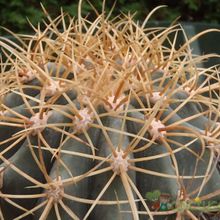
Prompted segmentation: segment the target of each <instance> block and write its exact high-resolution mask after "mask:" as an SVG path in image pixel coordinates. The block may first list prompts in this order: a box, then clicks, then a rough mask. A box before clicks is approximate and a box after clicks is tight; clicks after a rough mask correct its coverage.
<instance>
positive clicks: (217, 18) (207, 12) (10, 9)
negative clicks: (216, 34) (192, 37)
mask: <svg viewBox="0 0 220 220" xmlns="http://www.w3.org/2000/svg"><path fill="white" fill-rule="evenodd" d="M41 2H42V3H43V4H44V6H45V8H47V10H48V12H49V13H50V14H51V15H52V16H58V14H59V13H60V7H63V9H64V11H66V12H68V13H70V15H71V16H76V15H77V4H78V1H77V0H75V1H70V0H64V1H58V0H47V1H44V0H43V1H41ZM91 3H92V4H93V5H94V6H95V8H96V9H97V10H99V11H101V8H102V1H100V0H99V1H91ZM112 4H113V2H112V1H107V4H106V11H107V12H108V11H109V10H110V8H111V6H112ZM159 4H166V5H168V8H167V9H161V11H160V13H156V14H155V15H154V16H153V17H152V19H154V20H159V21H173V20H174V19H176V18H177V17H179V16H180V21H193V22H208V23H212V24H219V23H220V3H219V1H218V0H208V1H200V0H181V1H171V0H162V1H152V0H149V1H143V0H140V1H131V0H128V1H125V0H118V1H116V7H115V10H114V12H113V16H115V15H118V14H119V13H120V11H123V12H125V13H127V12H128V11H130V12H131V13H134V12H136V17H135V18H136V19H139V20H143V19H144V17H145V16H146V15H147V14H148V13H149V12H150V11H151V10H152V9H153V8H154V7H156V6H158V5H159ZM0 7H1V15H0V20H1V25H2V26H4V27H7V28H8V29H10V30H13V31H15V32H23V33H24V32H29V31H30V30H31V28H30V26H29V25H28V22H27V18H28V19H29V20H30V21H31V22H32V23H33V24H34V25H36V24H37V22H39V21H40V20H41V18H42V17H43V13H42V10H41V7H40V4H39V1H35V0H31V1H27V0H25V1H22V0H12V1H9V2H6V1H3V0H2V1H0ZM82 13H83V15H86V14H87V13H91V15H90V18H91V19H92V18H94V17H95V15H94V11H92V10H91V7H89V4H88V3H84V5H83V11H82ZM0 33H3V32H2V30H1V32H0Z"/></svg>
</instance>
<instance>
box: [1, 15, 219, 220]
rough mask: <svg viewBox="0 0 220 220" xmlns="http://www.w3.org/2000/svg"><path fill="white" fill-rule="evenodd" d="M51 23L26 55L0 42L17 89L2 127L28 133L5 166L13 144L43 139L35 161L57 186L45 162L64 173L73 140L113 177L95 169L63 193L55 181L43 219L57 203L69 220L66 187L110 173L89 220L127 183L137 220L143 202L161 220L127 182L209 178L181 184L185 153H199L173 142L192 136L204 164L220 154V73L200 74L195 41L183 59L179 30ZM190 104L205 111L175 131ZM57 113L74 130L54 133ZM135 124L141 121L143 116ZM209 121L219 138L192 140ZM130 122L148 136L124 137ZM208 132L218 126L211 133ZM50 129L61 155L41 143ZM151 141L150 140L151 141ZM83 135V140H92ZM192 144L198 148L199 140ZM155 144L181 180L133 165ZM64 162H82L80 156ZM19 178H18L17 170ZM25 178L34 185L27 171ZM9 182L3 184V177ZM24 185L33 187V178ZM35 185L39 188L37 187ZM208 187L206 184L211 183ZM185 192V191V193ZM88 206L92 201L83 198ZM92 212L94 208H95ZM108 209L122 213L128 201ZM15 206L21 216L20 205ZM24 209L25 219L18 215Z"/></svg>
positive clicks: (32, 39)
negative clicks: (102, 152)
mask: <svg viewBox="0 0 220 220" xmlns="http://www.w3.org/2000/svg"><path fill="white" fill-rule="evenodd" d="M48 18H49V22H50V23H49V24H46V23H45V24H46V28H45V30H44V31H41V30H40V29H34V30H35V31H36V34H35V35H33V36H25V37H27V39H28V40H27V42H28V43H27V42H26V39H25V40H22V38H21V42H22V44H23V46H24V47H21V46H19V45H16V44H14V43H13V42H11V41H9V40H6V39H3V40H2V41H1V42H0V44H1V46H2V47H3V48H4V50H3V53H4V55H5V56H6V59H7V60H6V61H5V62H4V63H2V70H3V73H2V77H1V79H3V81H2V82H4V83H5V81H4V78H3V77H6V75H7V74H8V75H10V76H11V77H12V79H14V81H11V79H10V80H7V81H6V86H8V91H9V93H8V94H3V95H4V97H3V95H2V97H1V99H2V104H1V108H2V110H1V114H0V118H1V122H0V125H1V126H8V127H11V128H14V127H17V128H21V129H19V130H20V131H19V132H17V133H15V135H14V136H12V137H10V138H9V139H8V140H1V142H0V144H1V145H3V144H6V145H7V143H9V144H8V146H7V147H6V148H5V149H4V150H2V151H1V160H3V161H4V162H5V164H8V166H9V167H10V166H11V165H10V163H11V162H10V160H8V159H7V158H5V156H4V154H5V153H6V152H9V151H10V150H11V149H13V147H14V146H15V144H11V143H10V141H11V140H13V141H15V142H16V144H18V145H19V143H22V141H24V140H25V139H26V137H27V136H28V137H29V135H32V136H37V138H38V140H40V141H38V145H36V146H32V144H31V143H30V146H31V147H35V148H37V149H38V150H39V155H38V156H39V160H38V159H36V158H35V159H33V161H34V160H36V161H38V162H39V164H40V165H39V167H40V170H41V172H43V175H44V176H49V173H47V172H46V169H45V168H44V161H43V159H42V158H41V154H42V152H44V151H49V152H50V153H51V155H52V157H53V158H56V160H57V161H58V162H59V163H60V164H61V165H60V166H64V164H62V160H60V161H59V156H57V154H58V152H59V153H61V154H62V153H63V152H65V150H62V141H63V142H65V140H62V138H65V137H66V138H67V139H71V138H72V139H74V140H77V141H79V142H81V143H83V144H84V145H85V146H86V147H88V148H91V153H88V154H83V153H78V154H79V156H80V157H82V158H84V157H85V158H90V159H93V160H95V161H96V160H97V161H101V164H102V163H106V162H107V163H108V166H109V167H108V168H103V170H101V169H100V170H99V169H98V168H99V166H101V165H100V164H99V163H98V162H97V163H98V165H95V166H94V167H93V168H92V169H91V170H89V171H87V172H86V173H84V174H81V175H79V176H73V177H72V178H70V179H69V180H65V179H64V180H62V179H60V177H59V176H57V178H59V181H57V183H58V182H59V184H58V185H56V186H55V185H54V184H56V181H55V182H54V181H52V182H51V180H50V181H49V179H50V178H49V179H48V178H46V179H47V180H48V186H44V187H43V188H44V189H47V193H46V194H42V197H45V198H46V199H47V200H48V203H47V205H46V208H45V209H44V211H43V214H42V215H41V219H43V218H46V217H47V215H48V214H49V212H50V209H51V208H52V207H53V206H54V207H57V204H58V203H59V204H60V205H61V206H62V208H63V209H64V210H66V211H67V210H69V209H68V208H67V206H65V204H64V203H63V202H62V198H63V197H65V184H66V183H68V184H70V183H72V184H75V183H77V182H79V183H77V184H80V181H81V179H83V178H86V177H87V176H90V175H91V176H93V175H94V176H95V175H98V174H99V172H100V173H101V172H105V169H106V171H109V170H111V171H112V172H113V176H112V177H111V178H110V180H109V181H108V183H107V184H106V185H105V187H104V188H103V189H102V190H101V192H100V194H99V195H98V196H97V198H96V199H93V201H94V203H93V205H92V206H91V208H90V209H89V210H88V212H87V214H86V215H85V218H87V217H88V216H89V214H90V212H92V209H93V208H94V207H95V205H98V204H101V203H102V202H103V203H105V202H107V201H102V200H101V196H102V194H104V193H105V190H106V189H105V188H107V187H108V186H109V185H111V183H112V182H113V179H114V178H115V176H116V175H118V176H120V178H121V181H122V185H123V187H124V188H125V191H126V195H127V203H129V204H130V207H131V211H132V213H131V215H132V216H133V218H134V219H138V213H139V210H138V208H137V202H136V200H139V201H140V202H141V203H142V205H143V206H144V208H145V210H146V214H147V215H149V216H150V217H151V219H152V218H153V214H152V213H151V212H150V210H149V208H148V206H147V204H146V203H145V201H144V197H143V195H141V194H140V192H139V189H138V188H137V187H136V186H135V183H134V182H132V181H133V180H131V179H130V177H129V175H128V174H127V173H128V172H129V170H130V171H131V172H132V171H135V172H141V173H143V175H145V174H150V175H158V176H164V177H165V178H174V179H177V182H178V181H179V179H181V178H183V179H184V178H185V179H190V178H191V179H193V178H201V176H195V177H193V176H180V174H179V171H178V161H177V159H176V156H175V153H176V152H178V151H181V150H183V149H184V148H186V147H185V145H186V146H187V144H189V145H190V143H184V144H182V143H179V145H178V144H177V143H174V144H175V145H176V146H177V149H176V150H173V149H172V148H171V147H170V144H171V141H172V140H169V137H170V136H177V137H178V136H181V134H179V133H178V132H176V130H178V129H180V130H181V129H182V130H184V131H186V133H185V135H186V136H187V135H188V136H190V137H192V139H193V138H194V141H196V140H199V143H200V146H199V148H201V152H202V153H201V154H198V155H197V154H196V153H195V152H191V153H192V154H193V153H194V154H195V156H196V157H198V158H201V157H202V156H203V155H202V154H203V153H204V150H205V148H208V149H210V150H211V151H213V150H215V152H217V151H216V146H218V145H219V141H218V137H219V130H218V127H219V126H215V125H213V124H214V123H215V122H218V120H219V113H218V109H219V103H218V92H219V91H218V90H219V79H218V78H219V76H218V71H217V70H216V68H209V69H202V68H201V69H199V68H197V67H196V63H198V62H201V61H202V60H203V59H206V58H207V57H208V56H203V57H200V58H197V57H196V58H192V56H191V53H190V51H188V50H187V49H188V45H189V42H191V41H190V40H187V39H186V40H187V42H186V43H185V44H184V45H183V46H181V47H180V48H179V49H175V48H174V46H173V45H175V43H176V42H175V40H176V37H175V38H174V40H173V41H171V39H170V34H172V33H174V34H175V36H177V35H178V34H179V32H183V30H181V28H180V27H179V26H177V25H176V26H173V27H169V28H164V29H158V30H154V29H150V28H149V29H148V28H145V27H143V26H138V24H136V23H135V22H134V21H133V20H132V19H131V17H129V16H127V17H125V19H124V20H125V21H126V22H125V21H124V20H123V19H121V20H119V21H116V22H115V23H113V21H106V20H105V19H104V14H103V15H102V16H99V17H98V18H97V19H96V20H95V21H94V22H93V23H91V22H89V21H88V20H86V19H82V18H81V19H79V20H78V23H77V22H73V20H72V19H69V20H68V16H67V17H65V16H64V15H63V14H62V15H61V16H60V17H58V18H56V19H55V20H52V19H51V18H50V17H48ZM66 19H67V20H66ZM103 19H104V20H103ZM60 25H62V30H63V31H61V32H60V31H59V29H60ZM82 29H83V31H82ZM179 29H180V30H179ZM84 30H86V32H84ZM157 31H158V33H157ZM159 31H161V33H160V32H159ZM47 35H49V37H47ZM53 39H55V40H53ZM164 39H166V40H167V41H168V46H165V45H164V44H163V43H164ZM195 39H196V38H194V40H195ZM14 57H15V58H14ZM3 64H6V65H7V68H4V66H3ZM24 66H25V67H24ZM6 73H7V74H6ZM203 76H205V77H206V79H205V81H204V82H203V83H202V84H199V83H198V80H199V78H200V77H203ZM213 80H216V83H212V84H211V85H210V82H211V81H213ZM7 83H8V85H7ZM30 90H34V91H35V92H36V94H38V96H37V97H36V96H35V95H33V94H31V93H32V92H30ZM178 93H181V94H185V98H184V99H183V100H178V98H175V94H178ZM205 93H209V95H210V96H209V98H208V97H206V96H205V95H204V94H205ZM34 94H35V93H34ZM10 95H11V96H12V97H13V95H14V97H16V98H17V99H18V100H19V99H20V101H18V102H20V104H23V105H24V106H25V108H27V113H26V114H27V116H25V115H23V114H22V113H19V112H17V111H16V110H14V108H13V107H15V106H13V103H10V104H8V105H7V98H8V97H9V98H10ZM7 96H8V97H7ZM212 96H213V97H212ZM9 98H8V99H9ZM30 102H31V103H32V104H30ZM179 102H182V103H179ZM187 103H195V104H196V105H199V107H201V109H202V111H201V112H199V111H198V112H197V114H196V115H194V116H188V117H186V118H182V119H181V120H180V121H175V122H173V123H171V124H170V123H169V124H167V122H168V121H169V120H170V119H171V118H172V117H173V116H174V115H175V114H176V113H178V111H179V110H181V108H183V107H184V105H186V104H187ZM10 105H11V106H10ZM170 105H177V107H176V108H175V109H174V110H173V111H172V112H170V113H169V114H168V115H166V111H167V108H169V106H170ZM133 106H135V107H133ZM52 112H57V113H58V114H61V115H62V116H63V117H66V118H67V119H68V120H67V121H68V122H61V123H58V122H57V123H49V122H48V120H49V119H50V117H52V115H53V113H52ZM131 113H134V114H135V113H140V117H141V118H135V117H132V116H130V115H132V114H131ZM164 113H165V115H166V116H164ZM135 115H137V116H138V114H135ZM201 116H206V117H207V118H208V120H207V121H212V124H211V125H210V128H209V130H210V132H205V131H204V129H203V130H202V129H201V128H197V129H196V128H195V130H193V128H192V127H186V126H185V125H182V124H184V123H186V122H191V121H193V120H194V119H196V118H200V117H201ZM105 117H109V118H112V120H113V121H114V120H119V121H120V120H121V122H120V123H119V124H120V126H121V127H120V128H119V127H118V128H114V127H108V125H104V124H103V119H104V118H105ZM127 121H129V122H131V123H134V124H138V125H139V127H141V128H140V130H139V131H138V132H137V133H132V132H131V131H130V132H128V131H126V130H123V128H124V127H125V123H126V122H127ZM207 126H209V125H208V124H207ZM45 128H51V129H52V130H54V131H56V132H57V131H58V132H60V133H61V136H62V138H61V145H60V146H59V147H58V149H57V150H55V149H54V148H53V146H48V145H47V141H46V140H45V138H44V137H43V135H42V132H43V131H44V129H45ZM65 128H70V130H71V131H69V132H68V131H66V130H65ZM89 128H94V129H99V130H100V133H101V134H102V136H104V138H105V139H106V142H107V148H108V149H109V153H110V154H111V157H109V158H108V157H104V156H99V155H97V154H98V151H97V149H96V148H97V146H94V143H93V140H92V138H90V134H89ZM110 132H112V133H113V134H115V136H119V140H118V145H119V146H115V145H114V144H113V141H112V140H111V138H110V135H109V133H110ZM146 133H148V134H149V135H148V136H146ZM80 134H83V138H81V136H80ZM208 134H209V135H208ZM125 138H129V139H130V140H131V141H130V142H129V143H128V145H127V146H124V147H122V146H121V145H122V143H123V140H122V139H125ZM27 139H28V138H27ZM141 141H142V142H144V144H143V146H139V145H140V142H141ZM190 141H192V142H193V140H190ZM155 142H156V143H162V144H163V145H164V146H165V148H166V150H167V153H165V154H164V155H162V154H161V155H158V157H167V156H170V158H171V161H172V164H173V167H174V170H175V172H174V173H175V175H169V174H164V173H161V174H160V173H159V172H155V171H151V170H147V169H146V170H145V169H142V168H139V167H138V166H136V163H138V161H141V160H143V161H145V160H153V159H154V157H153V156H152V158H151V157H150V156H148V157H143V158H133V153H136V152H140V151H145V150H147V149H148V148H150V147H151V146H153V144H154V143H155ZM210 146H214V147H210ZM189 150H190V149H189ZM32 153H33V152H32ZM65 153H66V154H70V155H71V153H73V154H74V153H75V154H77V152H65ZM35 156H36V155H35ZM59 163H58V164H59ZM12 164H13V162H12ZM79 166H80V165H79ZM211 168H212V167H211V166H209V168H208V170H207V176H208V175H209V174H210V172H211ZM12 169H14V170H16V169H17V168H12ZM65 169H66V170H67V171H68V166H65ZM16 172H20V174H21V175H25V173H24V172H22V171H16ZM1 173H3V175H2V176H4V171H2V172H1ZM73 175H74V174H73ZM2 178H3V177H2ZM24 178H31V177H28V176H25V177H24ZM32 183H33V184H36V182H33V181H32ZM203 183H204V184H205V181H204V182H203ZM42 184H46V183H42ZM108 184H109V185H108ZM204 184H203V185H204ZM1 185H2V184H1ZM46 185H47V184H46ZM179 185H181V184H180V183H179ZM8 194H9V193H8ZM134 194H135V196H134ZM22 196H23V198H24V199H25V198H29V197H28V196H26V195H20V197H21V198H22ZM1 197H2V199H5V198H7V199H9V200H10V201H11V203H13V202H12V200H13V195H8V197H7V195H4V193H2V194H1ZM17 197H19V196H17ZM39 197H40V196H39ZM136 197H137V199H136ZM14 198H16V195H15V196H14ZM50 198H52V199H50ZM81 199H82V200H83V198H81ZM73 200H74V199H73ZM99 200H100V201H99ZM87 202H88V203H89V201H87ZM109 202H112V203H114V202H115V204H117V203H118V204H120V203H123V201H109ZM13 204H14V206H16V205H15V203H13ZM17 208H18V209H21V210H23V211H24V210H25V209H23V208H22V207H20V206H19V205H17ZM33 209H35V208H33ZM55 209H56V208H55ZM32 211H33V210H29V211H28V210H25V212H24V214H23V215H21V216H22V217H25V216H26V215H29V214H31V212H32ZM67 212H68V214H69V216H70V217H72V218H73V219H74V218H77V213H74V212H73V211H67ZM57 213H58V212H57V211H56V215H57V216H59V215H58V214H57ZM154 214H156V213H154Z"/></svg>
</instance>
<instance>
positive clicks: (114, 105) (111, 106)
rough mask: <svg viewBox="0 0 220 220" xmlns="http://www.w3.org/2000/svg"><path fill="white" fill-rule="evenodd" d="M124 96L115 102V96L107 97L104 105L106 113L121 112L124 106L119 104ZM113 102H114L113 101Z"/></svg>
mask: <svg viewBox="0 0 220 220" xmlns="http://www.w3.org/2000/svg"><path fill="white" fill-rule="evenodd" d="M124 98H125V97H124V96H121V97H118V98H117V99H116V100H115V96H114V95H112V96H108V98H107V102H108V104H105V105H104V106H105V109H106V110H107V111H123V109H124V104H121V101H122V100H123V99H124ZM114 100H115V101H114Z"/></svg>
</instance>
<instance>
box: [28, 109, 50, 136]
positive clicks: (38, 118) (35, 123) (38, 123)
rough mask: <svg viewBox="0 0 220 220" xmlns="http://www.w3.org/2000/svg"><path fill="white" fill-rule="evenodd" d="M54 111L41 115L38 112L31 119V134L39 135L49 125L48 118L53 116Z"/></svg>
mask: <svg viewBox="0 0 220 220" xmlns="http://www.w3.org/2000/svg"><path fill="white" fill-rule="evenodd" d="M51 114H52V112H48V113H45V112H43V114H42V115H41V114H40V113H39V112H38V113H36V114H35V115H34V116H32V117H31V118H30V119H29V122H30V128H31V134H32V135H33V136H35V135H37V133H38V132H42V131H43V130H44V128H45V127H46V125H47V121H48V118H49V117H50V116H51Z"/></svg>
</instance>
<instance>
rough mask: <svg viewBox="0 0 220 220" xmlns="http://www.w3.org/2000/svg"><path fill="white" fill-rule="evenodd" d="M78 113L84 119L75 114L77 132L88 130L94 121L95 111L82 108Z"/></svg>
mask: <svg viewBox="0 0 220 220" xmlns="http://www.w3.org/2000/svg"><path fill="white" fill-rule="evenodd" d="M78 113H79V115H80V116H81V117H82V119H80V118H78V117H77V116H75V117H74V120H73V127H74V129H75V131H76V132H77V133H80V132H82V131H83V130H87V129H88V128H89V125H90V124H91V123H92V122H93V113H92V112H89V109H88V108H84V109H81V110H79V112H78Z"/></svg>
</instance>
